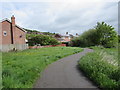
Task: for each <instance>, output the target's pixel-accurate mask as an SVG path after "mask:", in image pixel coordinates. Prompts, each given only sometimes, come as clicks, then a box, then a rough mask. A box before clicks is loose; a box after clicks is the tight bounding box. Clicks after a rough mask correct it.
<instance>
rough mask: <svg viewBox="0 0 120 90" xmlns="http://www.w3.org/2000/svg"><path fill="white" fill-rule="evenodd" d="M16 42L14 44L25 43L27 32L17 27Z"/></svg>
mask: <svg viewBox="0 0 120 90" xmlns="http://www.w3.org/2000/svg"><path fill="white" fill-rule="evenodd" d="M14 38H15V41H14V42H15V43H14V44H25V38H26V33H25V32H24V31H22V30H21V29H20V28H18V27H15V36H14Z"/></svg>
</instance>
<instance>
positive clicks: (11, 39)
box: [0, 16, 27, 51]
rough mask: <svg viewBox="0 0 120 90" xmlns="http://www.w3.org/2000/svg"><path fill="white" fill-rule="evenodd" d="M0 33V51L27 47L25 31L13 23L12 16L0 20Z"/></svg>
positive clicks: (13, 18)
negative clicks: (9, 18)
mask: <svg viewBox="0 0 120 90" xmlns="http://www.w3.org/2000/svg"><path fill="white" fill-rule="evenodd" d="M0 34H1V35H0V51H10V50H24V49H27V44H26V31H25V30H24V29H23V28H21V27H19V26H18V25H16V24H15V17H14V16H12V17H11V21H10V20H8V19H4V20H2V21H1V22H0Z"/></svg>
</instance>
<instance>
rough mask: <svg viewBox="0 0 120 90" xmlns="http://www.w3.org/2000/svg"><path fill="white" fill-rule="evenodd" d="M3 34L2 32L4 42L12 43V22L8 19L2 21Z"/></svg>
mask: <svg viewBox="0 0 120 90" xmlns="http://www.w3.org/2000/svg"><path fill="white" fill-rule="evenodd" d="M4 31H6V32H7V36H4V35H3V32H4ZM1 34H2V44H11V24H10V23H9V22H8V21H3V22H2V33H1ZM0 44H1V43H0Z"/></svg>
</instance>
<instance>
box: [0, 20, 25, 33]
mask: <svg viewBox="0 0 120 90" xmlns="http://www.w3.org/2000/svg"><path fill="white" fill-rule="evenodd" d="M4 21H8V22H9V23H11V21H10V20H9V19H7V18H5V19H2V20H0V22H4ZM15 26H16V27H18V28H19V29H21V30H22V31H24V32H27V31H26V30H25V29H23V28H22V27H20V26H18V25H15Z"/></svg>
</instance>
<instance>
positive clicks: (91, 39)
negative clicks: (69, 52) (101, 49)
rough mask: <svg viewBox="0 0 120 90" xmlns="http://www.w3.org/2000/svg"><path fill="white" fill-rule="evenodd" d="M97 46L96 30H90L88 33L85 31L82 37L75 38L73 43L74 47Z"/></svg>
mask: <svg viewBox="0 0 120 90" xmlns="http://www.w3.org/2000/svg"><path fill="white" fill-rule="evenodd" d="M96 44H97V40H96V30H95V29H89V30H88V31H85V32H84V33H83V34H82V35H80V36H79V37H77V38H74V39H73V40H72V41H71V45H72V46H81V47H86V46H94V45H96Z"/></svg>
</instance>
